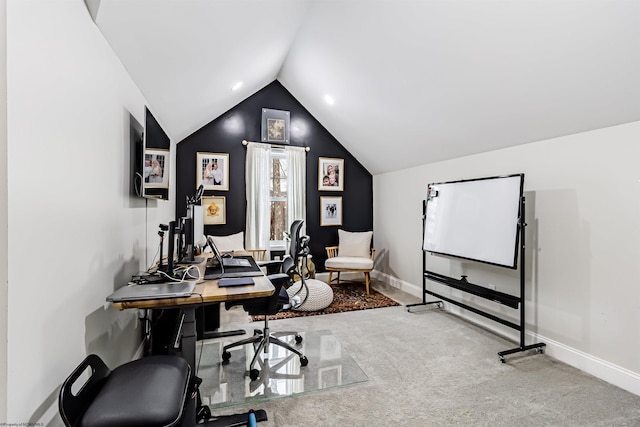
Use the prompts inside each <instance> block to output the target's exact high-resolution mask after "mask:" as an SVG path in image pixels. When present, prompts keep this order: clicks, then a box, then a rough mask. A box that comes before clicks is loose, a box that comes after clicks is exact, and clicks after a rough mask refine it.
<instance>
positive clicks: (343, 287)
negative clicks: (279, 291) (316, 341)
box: [251, 282, 400, 322]
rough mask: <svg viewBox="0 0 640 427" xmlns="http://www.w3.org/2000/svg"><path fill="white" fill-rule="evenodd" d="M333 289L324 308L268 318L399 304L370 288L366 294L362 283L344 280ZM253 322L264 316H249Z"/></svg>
mask: <svg viewBox="0 0 640 427" xmlns="http://www.w3.org/2000/svg"><path fill="white" fill-rule="evenodd" d="M331 289H333V302H332V303H331V304H330V305H329V307H327V308H325V309H324V310H318V311H296V310H287V311H282V312H280V313H278V314H276V315H274V316H269V320H275V319H289V318H292V317H301V316H317V315H320V314H331V313H341V312H343V311H354V310H368V309H371V308H382V307H392V306H395V305H400V304H399V303H398V302H396V301H394V300H392V299H391V298H389V297H387V296H385V295H382V294H381V293H380V292H378V291H376V290H374V289H373V288H370V294H369V295H367V294H366V291H365V287H364V284H363V283H349V282H344V283H340V285H335V284H333V285H331ZM251 320H252V321H253V322H257V321H262V320H264V316H251Z"/></svg>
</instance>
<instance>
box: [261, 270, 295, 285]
mask: <svg viewBox="0 0 640 427" xmlns="http://www.w3.org/2000/svg"><path fill="white" fill-rule="evenodd" d="M267 279H269V280H271V283H273V286H276V287H277V284H279V283H282V286H285V285H286V284H287V283H288V282H289V281H291V276H289V275H288V274H285V273H276V274H269V275H267Z"/></svg>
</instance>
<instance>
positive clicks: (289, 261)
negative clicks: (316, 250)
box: [280, 255, 296, 278]
mask: <svg viewBox="0 0 640 427" xmlns="http://www.w3.org/2000/svg"><path fill="white" fill-rule="evenodd" d="M280 271H281V272H283V273H284V274H287V275H289V276H290V277H291V278H293V274H294V273H295V272H296V263H295V261H294V260H293V258H292V257H291V255H287V256H285V257H284V259H283V260H282V266H281V270H280Z"/></svg>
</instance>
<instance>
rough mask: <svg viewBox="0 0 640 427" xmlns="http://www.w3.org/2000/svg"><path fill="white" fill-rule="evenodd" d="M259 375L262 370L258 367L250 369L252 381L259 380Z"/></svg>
mask: <svg viewBox="0 0 640 427" xmlns="http://www.w3.org/2000/svg"><path fill="white" fill-rule="evenodd" d="M259 376H260V371H258V370H257V369H252V370H250V371H249V378H251V381H255V380H257V379H258V377H259Z"/></svg>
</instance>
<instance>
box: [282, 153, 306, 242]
mask: <svg viewBox="0 0 640 427" xmlns="http://www.w3.org/2000/svg"><path fill="white" fill-rule="evenodd" d="M286 150H287V165H289V175H288V177H287V178H288V179H287V182H288V185H287V224H289V226H291V223H293V221H295V220H296V219H302V220H304V221H305V222H304V223H303V225H302V229H301V230H300V232H301V233H302V234H305V229H306V224H307V223H306V219H307V210H306V206H307V191H306V186H307V153H306V151H305V149H304V148H302V147H287V149H286Z"/></svg>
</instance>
